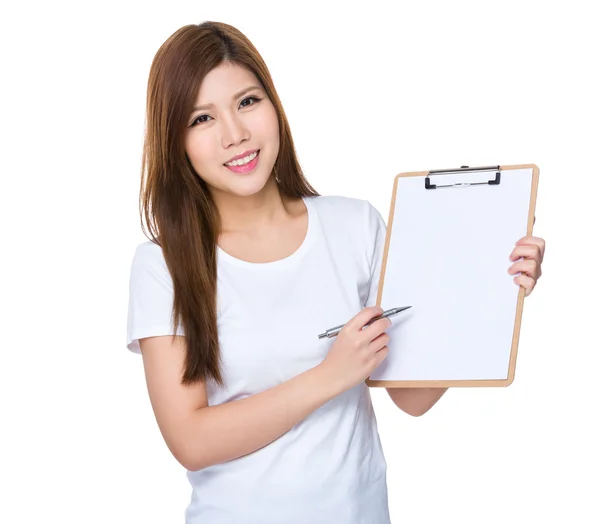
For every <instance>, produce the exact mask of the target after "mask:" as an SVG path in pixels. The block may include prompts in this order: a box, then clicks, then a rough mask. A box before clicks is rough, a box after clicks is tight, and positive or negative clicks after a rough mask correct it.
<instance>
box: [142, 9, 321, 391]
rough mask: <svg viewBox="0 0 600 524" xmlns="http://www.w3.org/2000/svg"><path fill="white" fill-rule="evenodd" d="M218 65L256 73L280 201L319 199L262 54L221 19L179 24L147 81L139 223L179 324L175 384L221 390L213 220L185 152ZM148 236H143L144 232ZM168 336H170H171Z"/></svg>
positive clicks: (212, 207) (216, 219)
mask: <svg viewBox="0 0 600 524" xmlns="http://www.w3.org/2000/svg"><path fill="white" fill-rule="evenodd" d="M224 61H228V62H231V63H235V64H237V65H240V66H242V67H245V68H246V69H248V70H249V71H251V72H252V73H254V74H255V75H256V77H257V78H258V80H259V81H260V82H261V84H262V87H263V88H264V90H265V91H266V93H267V96H268V97H269V98H270V100H271V102H272V103H273V105H274V106H275V110H276V112H277V117H278V121H279V139H280V146H279V154H278V156H277V159H276V161H275V166H274V171H275V172H276V173H277V174H278V178H279V180H280V182H279V184H278V188H279V191H280V194H281V195H282V196H287V197H291V198H297V197H302V196H318V195H319V194H318V193H317V192H316V191H315V190H314V189H313V188H312V187H311V185H310V184H309V183H308V181H307V180H306V179H305V178H304V175H303V173H302V170H301V168H300V165H299V162H298V159H297V157H296V152H295V148H294V142H293V140H292V134H291V131H290V126H289V123H288V120H287V117H286V115H285V112H284V110H283V107H282V105H281V101H280V100H279V96H278V95H277V91H276V90H275V86H274V85H273V80H272V79H271V75H270V73H269V70H268V68H267V66H266V64H265V63H264V61H263V59H262V57H261V56H260V54H259V53H258V51H257V50H256V48H255V47H254V46H253V45H252V43H251V42H250V40H248V38H247V37H246V36H245V35H243V34H242V33H241V32H240V31H239V30H238V29H236V28H235V27H232V26H230V25H228V24H225V23H221V22H209V21H207V22H203V23H201V24H198V25H186V26H184V27H182V28H180V29H178V30H177V31H176V32H175V33H173V34H172V35H171V36H170V37H169V38H168V39H167V40H166V41H165V42H164V43H163V44H162V45H161V47H160V48H159V50H158V51H157V53H156V55H155V57H154V59H153V61H152V65H151V67H150V74H149V79H148V91H147V99H146V130H145V137H144V150H143V157H142V177H141V185H140V218H141V222H142V230H143V231H144V233H146V228H145V227H144V219H145V221H146V223H147V224H148V229H149V234H150V237H148V238H150V239H151V240H152V242H154V243H155V244H158V245H159V246H160V247H161V249H162V252H163V255H164V258H165V262H166V265H167V267H168V270H169V272H170V274H171V278H172V280H173V311H172V316H171V325H172V327H173V333H175V325H176V324H177V325H179V324H182V325H183V329H184V332H185V338H184V340H185V345H186V358H185V371H184V373H183V376H182V380H181V383H182V384H186V385H189V384H192V383H194V382H197V381H200V380H207V379H213V380H214V381H215V382H216V383H217V384H219V385H221V386H222V385H223V383H224V381H223V376H222V374H221V369H220V368H221V366H220V364H221V359H220V351H219V338H218V330H217V300H216V298H217V284H216V282H217V278H216V277H217V260H216V244H217V239H218V234H219V231H220V218H219V213H218V210H217V208H216V206H215V204H214V201H213V199H212V197H211V194H210V192H209V191H208V188H207V185H206V183H205V182H204V181H203V180H202V179H201V178H200V177H199V176H198V175H197V174H196V173H195V171H194V169H193V167H192V165H191V163H190V162H189V160H188V157H187V155H186V152H185V148H184V140H183V139H184V132H185V128H186V121H187V119H188V118H189V114H190V113H191V111H192V108H193V107H194V103H195V101H196V96H197V94H198V90H199V88H200V85H201V83H202V80H203V79H204V77H205V76H206V75H207V74H208V73H209V72H210V71H211V70H212V69H214V68H215V67H217V66H219V65H220V64H221V63H223V62H224ZM146 236H147V235H146ZM173 339H174V337H173Z"/></svg>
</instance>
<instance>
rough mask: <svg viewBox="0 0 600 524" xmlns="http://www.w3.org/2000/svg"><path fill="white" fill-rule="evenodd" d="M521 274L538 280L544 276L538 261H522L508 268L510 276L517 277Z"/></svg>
mask: <svg viewBox="0 0 600 524" xmlns="http://www.w3.org/2000/svg"><path fill="white" fill-rule="evenodd" d="M519 272H520V273H521V274H523V273H524V274H526V275H528V276H529V277H531V278H533V279H535V280H537V279H538V278H540V276H541V274H542V269H541V268H540V265H539V264H538V263H537V261H536V260H522V261H520V262H515V263H514V264H513V265H512V266H510V267H509V268H508V274H509V275H516V274H517V273H519Z"/></svg>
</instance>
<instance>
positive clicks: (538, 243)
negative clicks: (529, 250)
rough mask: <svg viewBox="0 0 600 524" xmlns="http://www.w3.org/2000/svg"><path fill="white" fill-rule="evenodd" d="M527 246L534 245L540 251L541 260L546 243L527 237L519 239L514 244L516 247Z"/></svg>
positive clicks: (540, 239)
mask: <svg viewBox="0 0 600 524" xmlns="http://www.w3.org/2000/svg"><path fill="white" fill-rule="evenodd" d="M528 244H529V245H535V246H537V247H538V248H539V249H540V255H541V260H543V259H544V253H545V252H546V241H545V240H544V239H543V238H540V237H534V236H531V235H529V236H525V237H522V238H520V239H519V240H517V242H516V245H518V246H523V245H528ZM541 260H540V261H541Z"/></svg>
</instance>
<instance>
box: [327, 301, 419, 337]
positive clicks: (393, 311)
mask: <svg viewBox="0 0 600 524" xmlns="http://www.w3.org/2000/svg"><path fill="white" fill-rule="evenodd" d="M411 307H412V306H403V307H393V308H392V309H388V310H387V311H384V312H383V313H382V314H381V315H379V316H376V317H374V318H372V319H371V320H369V321H368V322H367V323H366V324H365V325H364V326H363V327H367V326H370V325H371V324H372V323H373V322H375V321H377V320H379V319H381V318H387V317H391V316H392V315H396V314H398V313H400V312H401V311H404V310H405V309H408V308H411ZM345 325H346V324H342V325H340V326H335V327H332V328H330V329H328V330H327V331H325V332H324V333H321V334H320V335H319V338H325V337H327V338H331V337H335V336H336V335H337V334H338V333H339V332H340V331H341V330H342V328H343V327H344V326H345Z"/></svg>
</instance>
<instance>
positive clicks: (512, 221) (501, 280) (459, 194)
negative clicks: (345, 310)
mask: <svg viewBox="0 0 600 524" xmlns="http://www.w3.org/2000/svg"><path fill="white" fill-rule="evenodd" d="M538 180H539V168H538V167H537V166H536V165H535V164H522V165H509V166H500V165H497V166H485V167H468V166H461V167H460V168H459V169H439V170H433V171H422V172H410V173H400V174H398V175H397V176H396V177H395V179H394V187H393V191H392V200H391V205H390V212H389V218H388V225H387V228H386V239H385V245H384V251H383V257H382V262H381V270H380V279H379V287H378V293H377V305H378V306H380V307H382V308H383V309H384V310H385V309H389V308H392V307H401V306H412V307H411V308H410V309H408V310H406V311H405V312H402V313H400V314H399V315H397V316H395V317H393V318H391V320H392V325H391V326H390V327H389V328H388V329H387V330H386V332H387V333H388V334H389V336H390V341H389V343H388V347H389V353H388V356H387V357H386V359H385V360H384V361H383V362H382V363H381V364H380V365H379V367H378V368H377V369H376V370H375V371H373V373H372V374H371V376H369V377H368V378H367V380H366V384H367V385H368V386H369V387H455V386H509V385H510V384H511V383H512V382H513V380H514V376H515V368H516V361H517V349H518V344H519V334H520V330H521V318H522V314H523V301H524V298H525V289H524V288H523V287H521V286H520V285H518V284H516V283H515V282H514V280H513V279H514V277H515V276H516V275H511V274H509V273H508V268H509V267H510V266H511V265H512V264H513V263H514V262H513V261H511V260H509V255H510V253H511V252H512V250H513V249H514V247H515V243H516V241H517V240H518V239H519V238H521V237H523V236H526V235H531V234H532V230H533V221H534V213H535V204H536V199H537V187H538Z"/></svg>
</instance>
